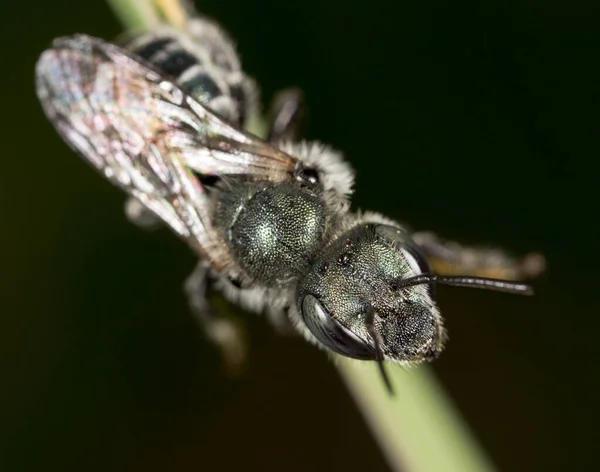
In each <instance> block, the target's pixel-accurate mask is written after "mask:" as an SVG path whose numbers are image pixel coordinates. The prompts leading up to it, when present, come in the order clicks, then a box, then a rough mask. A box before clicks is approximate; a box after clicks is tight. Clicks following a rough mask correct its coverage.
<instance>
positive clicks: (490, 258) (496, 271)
mask: <svg viewBox="0 0 600 472" xmlns="http://www.w3.org/2000/svg"><path fill="white" fill-rule="evenodd" d="M412 236H413V239H414V240H415V242H416V243H417V244H418V245H419V247H420V248H421V249H422V250H423V252H424V253H425V255H426V256H427V259H428V260H429V263H430V264H431V267H432V268H433V270H434V272H436V273H438V274H442V275H472V276H477V277H490V278H495V279H504V280H522V279H531V278H534V277H537V276H539V275H540V274H541V273H542V272H543V271H544V269H545V265H546V264H545V259H544V256H542V255H541V254H538V253H530V254H526V255H525V256H524V257H522V258H518V257H514V256H512V255H510V254H508V253H506V252H504V251H502V250H500V249H495V248H476V247H469V246H463V245H462V244H459V243H456V242H453V241H445V240H443V239H441V238H439V237H438V236H436V235H435V234H433V233H430V232H417V233H414V234H413V235H412Z"/></svg>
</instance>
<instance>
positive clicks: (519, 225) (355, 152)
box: [0, 0, 600, 472]
mask: <svg viewBox="0 0 600 472" xmlns="http://www.w3.org/2000/svg"><path fill="white" fill-rule="evenodd" d="M202 9H203V11H204V12H206V13H208V14H210V15H212V16H213V17H215V18H218V19H219V20H220V21H221V22H222V23H223V24H224V25H225V26H226V27H227V29H228V30H229V31H230V32H231V33H232V35H233V36H234V37H235V38H236V40H237V42H238V45H239V50H240V53H241V55H242V57H243V59H244V63H245V66H246V68H247V70H248V71H249V72H250V73H251V75H253V76H255V77H256V78H257V80H258V82H259V83H260V84H262V87H263V90H264V92H263V96H264V98H265V99H269V98H270V97H271V96H272V94H273V92H274V91H275V90H276V89H278V88H281V87H284V86H288V85H298V86H299V87H301V88H302V89H304V90H305V91H306V96H307V100H308V103H309V106H310V121H309V126H308V137H310V138H318V139H320V140H322V141H324V142H327V143H330V144H331V145H333V146H335V147H337V148H339V149H342V150H343V151H344V152H345V153H346V155H347V158H348V159H349V160H350V162H351V163H352V164H353V165H354V166H355V168H356V170H357V174H358V182H357V192H356V196H355V199H354V201H355V204H356V205H357V206H359V207H361V208H367V209H374V210H378V211H381V212H382V213H384V214H386V215H389V216H390V217H393V218H396V219H399V220H401V221H406V222H408V223H410V224H411V225H413V226H414V227H416V228H419V229H432V230H435V231H437V232H439V233H441V234H443V235H444V236H447V237H450V238H455V239H457V240H461V241H465V242H484V243H485V242H491V243H497V244H499V245H502V246H504V247H506V248H509V249H510V250H512V251H514V252H516V253H525V252H527V251H530V250H538V251H542V252H543V253H545V254H546V256H547V259H548V262H549V267H550V270H549V271H548V273H547V275H546V276H545V277H544V278H543V279H542V280H540V281H539V283H537V284H536V288H537V292H538V294H537V296H536V297H535V298H532V299H525V298H520V297H511V296H507V295H502V294H495V293H489V292H481V291H477V290H471V291H469V290H464V289H452V288H444V287H441V288H440V289H439V297H440V304H441V305H442V308H443V312H444V314H445V316H446V319H447V324H448V326H449V329H450V333H451V340H450V343H449V345H448V348H447V351H446V352H445V353H444V355H443V356H442V357H441V358H440V359H439V361H437V362H436V363H435V364H434V369H435V371H436V373H437V374H438V376H439V378H440V379H441V381H442V382H443V384H444V385H445V387H446V388H447V390H448V391H449V393H450V395H451V397H452V398H453V399H454V401H455V402H456V404H457V405H458V406H459V408H460V409H461V410H462V411H463V413H464V415H465V417H466V419H467V420H468V422H469V424H470V425H471V426H472V428H473V429H474V431H475V432H476V434H477V435H478V436H479V438H480V439H481V441H482V443H483V444H484V446H485V448H486V449H487V450H488V452H489V453H490V455H491V457H492V458H493V460H494V461H495V462H496V464H497V465H498V466H499V468H500V469H501V470H511V471H517V470H519V471H520V470H567V469H568V470H584V469H585V468H586V467H590V466H592V467H593V465H596V450H595V449H596V448H597V446H596V444H597V437H595V436H596V434H595V431H596V423H595V413H596V412H595V411H594V410H595V404H596V401H597V399H598V396H597V390H596V387H597V383H598V379H597V375H598V374H597V372H598V367H597V363H596V362H595V359H594V358H595V354H596V352H595V351H596V349H597V345H598V342H597V340H596V336H597V333H598V332H599V331H600V330H599V328H600V324H599V321H598V320H599V314H600V310H599V308H600V302H599V299H598V291H599V281H600V280H599V279H600V278H599V276H598V266H599V265H600V252H599V251H598V241H599V239H600V231H599V227H598V211H597V203H596V202H597V201H598V190H597V189H598V187H599V183H598V178H599V171H600V166H599V165H598V155H599V152H600V146H599V143H598V137H599V135H598V129H599V125H600V57H599V52H600V29H599V28H598V24H599V23H600V11H598V10H599V9H598V4H597V2H595V1H591V0H590V1H587V2H586V1H570V2H564V1H563V2H558V1H554V2H550V1H548V0H545V1H538V2H523V1H513V2H501V1H496V0H494V1H491V0H490V1H487V2H481V3H480V2H476V1H459V2H456V1H455V2H443V1H431V0H426V1H421V2H414V1H391V0H390V1H385V0H371V1H370V2H359V1H349V0H303V1H295V0H294V1H292V0H285V1H283V0H281V1H278V2H268V1H266V0H253V1H252V2H248V1H246V0H227V1H217V0H212V1H209V0H203V1H202ZM120 31H121V28H120V25H119V23H118V22H117V21H116V19H115V18H114V16H113V15H112V13H111V11H110V10H109V8H108V6H107V5H106V4H105V3H104V2H102V1H99V0H98V1H85V2H84V1H81V0H53V1H48V0H30V1H20V2H18V1H11V2H3V3H2V6H0V45H1V48H2V50H1V51H2V62H1V66H0V71H1V73H0V97H1V102H0V103H1V113H0V123H1V125H2V126H1V127H0V142H1V143H2V148H1V151H0V154H1V156H2V158H1V166H0V225H1V228H0V264H1V269H2V270H1V271H0V295H1V305H0V310H1V316H0V382H1V384H0V470H2V471H11V472H12V471H30V470H31V471H36V470H42V469H50V470H59V468H60V470H90V471H91V470H127V471H134V470H144V471H148V470H157V471H158V470H161V471H162V470H173V471H179V470H186V471H188V470H202V469H204V470H237V469H242V470H261V471H262V470H264V471H266V470H278V471H279V470H289V471H300V470H345V471H358V470H386V465H385V462H384V461H383V459H382V458H381V457H380V454H379V451H378V449H377V446H376V444H375V443H374V441H373V440H372V439H371V437H370V435H369V434H368V432H367V430H366V427H365V425H364V423H363V421H362V418H361V416H360V414H359V413H358V412H357V410H356V409H355V407H354V405H353V402H352V399H351V398H350V397H349V395H348V393H347V392H346V390H345V388H344V386H343V384H342V383H341V381H340V379H339V378H338V376H337V373H336V371H335V369H334V368H333V367H332V366H331V365H330V364H329V363H328V362H327V360H326V357H325V356H324V355H323V354H322V353H321V352H319V351H318V350H316V349H314V348H313V347H311V346H309V345H307V344H306V343H304V342H303V341H302V340H300V339H287V338H282V337H278V336H275V335H274V334H273V332H272V330H271V329H270V327H269V326H267V324H266V323H265V322H264V321H263V320H262V319H260V318H259V317H256V316H250V315H246V316H245V317H244V319H245V321H246V323H247V325H248V327H249V330H250V335H251V341H252V351H251V357H250V368H249V370H248V372H247V373H246V375H245V376H244V377H243V378H241V379H238V380H229V379H227V378H225V377H224V376H223V375H221V373H220V370H219V359H218V357H217V356H216V354H215V352H213V350H212V349H211V347H210V346H209V345H208V344H207V343H206V342H205V341H204V340H203V338H202V335H201V333H200V332H199V331H198V330H197V329H196V328H195V325H194V322H193V320H192V318H191V316H190V315H189V312H188V310H187V307H186V302H185V300H184V297H183V295H182V292H181V283H182V281H183V279H184V278H185V277H186V276H187V274H188V273H189V272H190V271H191V269H192V268H193V266H194V264H195V261H194V258H193V257H192V256H191V254H190V253H189V251H188V249H187V248H186V247H184V245H183V244H181V243H180V242H179V241H178V240H176V238H175V237H173V236H172V235H171V234H170V233H169V232H168V231H165V230H163V231H158V232H154V233H149V234H145V233H144V232H143V231H141V230H139V229H137V228H135V227H134V226H132V225H130V224H128V223H127V222H126V220H125V217H124V216H123V213H122V211H121V208H122V202H123V195H122V194H121V193H120V192H119V191H117V190H115V189H114V188H113V187H111V186H110V185H109V184H108V183H106V182H105V181H104V180H103V179H101V178H100V177H99V176H98V175H96V174H95V173H94V172H93V171H92V170H91V169H90V168H89V167H88V166H86V165H85V164H84V163H83V162H82V161H81V159H79V158H77V157H76V156H75V155H73V154H72V153H71V152H70V151H69V150H68V149H67V147H66V146H65V145H64V144H63V142H62V141H61V140H60V139H59V138H58V136H57V135H56V134H55V132H54V130H53V129H52V127H51V126H50V124H49V123H48V122H47V121H46V119H45V118H44V117H43V115H42V112H41V110H40V107H39V104H38V103H37V100H36V97H35V93H34V87H33V69H34V64H35V61H36V59H37V56H38V55H39V54H40V53H41V51H42V50H43V49H44V48H45V47H47V46H48V44H49V43H50V41H51V39H52V38H53V37H55V36H59V35H63V34H72V33H75V32H86V33H89V34H92V35H96V36H100V37H104V38H108V39H110V38H113V37H115V36H116V35H117V34H118V33H119V32H120Z"/></svg>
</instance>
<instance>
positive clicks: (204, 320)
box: [184, 260, 247, 375]
mask: <svg viewBox="0 0 600 472" xmlns="http://www.w3.org/2000/svg"><path fill="white" fill-rule="evenodd" d="M213 281H214V279H213V277H212V276H211V269H210V264H209V263H208V262H205V261H202V260H201V261H200V262H198V265H197V266H196V268H195V269H194V272H192V274H191V275H190V276H189V277H188V278H187V279H186V281H185V285H184V290H185V293H186V295H187V297H188V302H189V304H190V308H191V310H192V313H193V314H194V317H195V318H196V320H197V321H198V323H199V324H200V326H201V327H202V330H203V331H204V333H205V334H206V336H207V337H208V338H209V340H210V341H211V342H213V343H214V344H216V345H217V347H218V348H219V350H220V351H221V355H222V360H223V364H224V369H225V371H226V372H227V373H229V374H231V375H237V374H239V373H240V371H241V370H243V367H244V365H245V361H246V351H247V342H246V339H245V335H244V330H243V329H242V327H241V326H240V324H239V323H237V322H236V320H234V319H232V318H231V317H228V316H226V315H221V314H217V313H215V312H214V311H213V309H212V307H211V306H210V303H209V302H208V298H207V295H208V292H209V290H210V289H211V285H212V283H213Z"/></svg>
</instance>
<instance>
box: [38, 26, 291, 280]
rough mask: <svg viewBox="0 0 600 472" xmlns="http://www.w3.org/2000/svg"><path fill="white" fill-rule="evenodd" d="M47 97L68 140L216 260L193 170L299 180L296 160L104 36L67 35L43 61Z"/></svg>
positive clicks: (41, 89) (221, 261)
mask: <svg viewBox="0 0 600 472" xmlns="http://www.w3.org/2000/svg"><path fill="white" fill-rule="evenodd" d="M36 86H37V93H38V97H39V99H40V101H41V103H42V106H43V108H44V111H45V113H46V115H47V116H48V118H49V119H50V121H52V123H53V124H54V126H55V127H56V128H57V130H58V132H59V133H60V134H61V135H62V136H63V138H64V139H65V140H66V141H67V142H68V143H69V145H70V146H71V147H73V148H74V149H75V150H76V151H78V152H79V153H80V154H81V155H83V156H84V157H85V158H86V159H87V160H88V161H89V162H91V163H92V164H93V165H94V166H95V167H96V168H97V169H98V170H99V171H100V172H102V173H103V174H104V175H105V176H106V177H107V178H108V179H109V180H110V181H111V182H113V183H114V184H115V185H117V186H119V187H121V188H122V189H124V190H125V191H126V192H127V193H129V194H130V195H132V196H134V197H136V198H137V199H139V200H140V201H141V202H142V203H144V204H145V205H146V206H147V207H148V208H150V209H151V210H152V211H153V212H154V213H156V214H157V215H158V216H159V217H160V218H161V219H163V220H164V221H165V222H166V223H167V224H168V225H169V226H171V228H172V229H173V230H174V231H175V232H176V233H178V234H179V235H180V236H182V237H183V238H185V239H186V240H187V241H188V242H189V243H190V245H191V246H192V247H194V248H195V249H196V250H198V251H199V252H200V253H201V254H202V255H203V256H204V257H206V258H208V259H209V260H210V261H211V262H213V264H214V265H215V266H216V267H217V268H220V267H223V265H225V264H227V263H228V256H227V251H226V250H225V248H224V247H223V246H222V244H221V243H220V242H219V238H218V237H217V234H216V232H215V229H214V228H213V226H212V224H211V219H210V210H211V204H210V201H209V199H208V197H207V195H206V193H205V191H204V189H203V187H202V185H201V183H200V181H199V180H198V178H197V177H196V176H195V174H194V172H196V173H199V174H206V175H246V176H248V177H250V178H257V179H263V180H272V181H279V180H285V179H290V178H292V176H293V174H294V171H295V169H296V167H297V165H298V161H297V159H296V158H294V157H292V156H290V155H288V154H285V153H283V152H282V151H280V150H278V149H277V148H274V147H272V146H270V145H269V144H267V143H265V142H263V141H261V140H260V139H258V138H256V137H254V136H252V135H250V134H247V133H245V132H243V131H240V130H237V129H235V128H234V127H232V126H231V125H230V124H228V123H227V122H225V121H223V120H222V119H221V118H219V117H218V116H217V115H215V114H214V113H213V112H211V111H210V110H209V109H207V108H205V107H204V106H202V105H201V104H200V103H198V102H197V101H196V100H194V99H193V98H192V97H190V96H189V95H187V94H186V93H185V92H184V91H182V90H181V89H180V88H178V87H177V86H176V85H175V84H173V83H172V82H171V81H169V80H167V79H165V78H164V77H163V76H161V74H160V73H158V72H157V71H156V70H154V69H153V67H152V66H151V65H149V64H146V63H144V62H143V61H141V60H140V59H139V58H136V57H134V56H132V55H130V54H129V53H128V52H127V51H125V50H123V49H121V48H119V47H117V46H114V45H112V44H110V43H107V42H105V41H103V40H100V39H96V38H92V37H89V36H85V35H77V36H73V37H66V38H59V39H56V40H55V41H54V43H53V47H52V48H51V49H49V50H47V51H45V52H44V53H43V54H42V56H41V58H40V60H39V61H38V64H37V68H36Z"/></svg>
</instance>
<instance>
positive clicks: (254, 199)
mask: <svg viewBox="0 0 600 472" xmlns="http://www.w3.org/2000/svg"><path fill="white" fill-rule="evenodd" d="M216 222H217V226H219V227H220V228H222V230H223V232H224V239H225V240H226V242H227V244H228V246H229V249H230V250H231V252H232V254H233V255H234V258H235V259H236V262H237V263H238V264H239V266H240V267H241V268H242V270H243V271H244V272H246V274H247V275H248V276H249V277H250V278H252V279H254V280H256V281H259V282H262V283H265V284H281V283H285V282H286V281H289V280H290V279H293V278H294V277H298V276H300V275H301V274H303V273H304V272H306V270H307V269H308V267H309V260H310V258H311V256H312V255H313V254H314V253H315V252H316V251H317V249H318V248H319V246H320V245H321V244H322V242H323V237H324V229H325V228H326V211H325V206H324V204H323V201H322V199H320V198H318V196H317V195H315V194H313V193H312V192H310V191H308V190H306V189H304V188H302V187H300V186H297V185H294V184H279V185H271V184H244V185H241V186H239V187H238V188H236V189H235V190H230V191H228V192H227V193H226V194H225V195H224V196H223V198H222V199H221V200H220V201H219V203H218V205H217V215H216Z"/></svg>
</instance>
